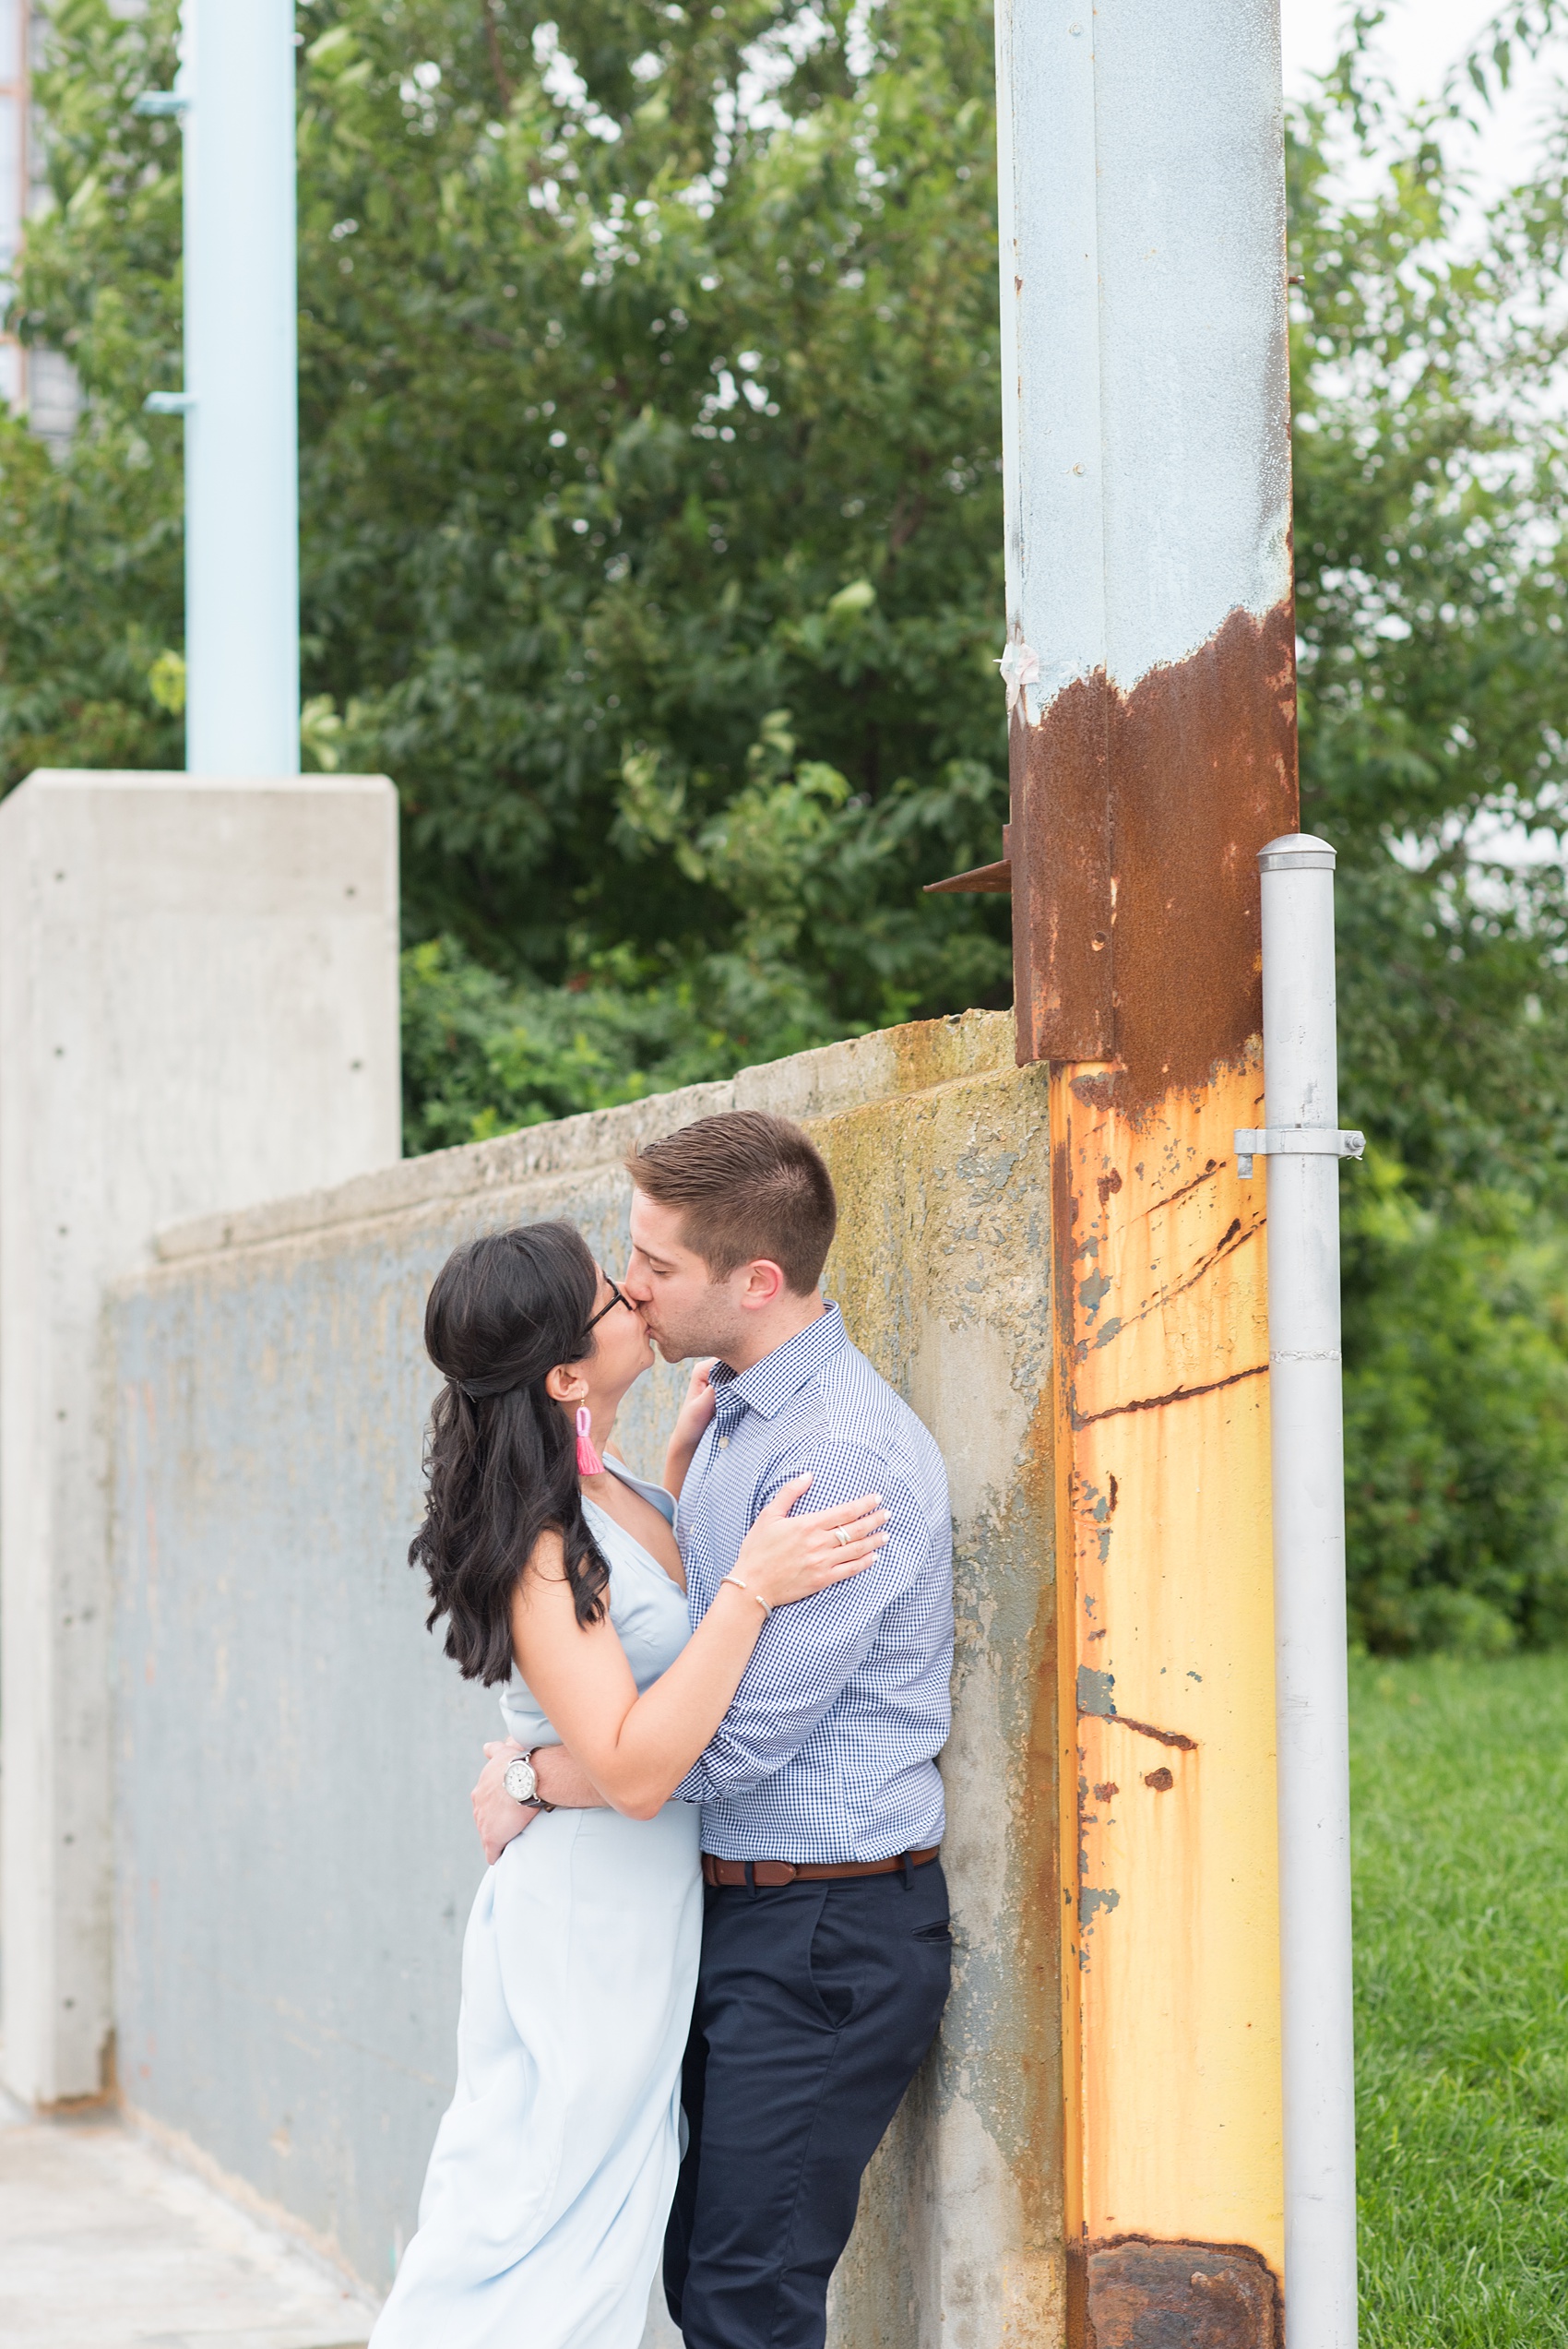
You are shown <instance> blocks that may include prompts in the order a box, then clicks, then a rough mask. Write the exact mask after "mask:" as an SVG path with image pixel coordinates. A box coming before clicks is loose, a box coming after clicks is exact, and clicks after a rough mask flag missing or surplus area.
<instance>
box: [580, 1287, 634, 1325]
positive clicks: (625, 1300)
mask: <svg viewBox="0 0 1568 2349" xmlns="http://www.w3.org/2000/svg"><path fill="white" fill-rule="evenodd" d="M604 1277H605V1279H606V1280H607V1281H610V1275H609V1273H608V1272H607V1273H606V1274H605V1276H604ZM618 1305H624V1306H625V1308H626V1311H627V1312H628V1313H636V1306H635V1305H634V1304H633V1303H632V1300H631V1298H630V1297H624V1296H623V1295H622V1294H621V1292H620V1290H619V1289H618V1288H617V1287H616V1285H615V1283H614V1282H613V1281H610V1303H609V1304H608V1305H601V1306H600V1308H599V1311H598V1312H597V1313H596V1314H595V1315H594V1317H593V1319H592V1320H591V1321H586V1322H585V1323H584V1324H583V1335H584V1337H585V1338H586V1337H587V1336H588V1331H589V1330H592V1329H593V1328H595V1327H596V1326H597V1324H598V1323H600V1321H602V1320H603V1318H604V1317H605V1315H606V1314H607V1313H613V1312H614V1310H615V1308H616V1306H618Z"/></svg>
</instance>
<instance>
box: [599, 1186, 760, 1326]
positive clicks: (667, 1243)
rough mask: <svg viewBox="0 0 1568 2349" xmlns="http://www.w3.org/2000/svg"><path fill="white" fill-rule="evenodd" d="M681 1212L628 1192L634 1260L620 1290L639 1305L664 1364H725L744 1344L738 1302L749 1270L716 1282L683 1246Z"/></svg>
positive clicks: (742, 1318) (702, 1261)
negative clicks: (708, 1360)
mask: <svg viewBox="0 0 1568 2349" xmlns="http://www.w3.org/2000/svg"><path fill="white" fill-rule="evenodd" d="M683 1227H684V1218H683V1214H682V1211H681V1210H680V1209H679V1208H674V1207H664V1206H661V1205H660V1203H659V1200H658V1199H650V1198H646V1197H645V1196H644V1194H643V1193H642V1192H641V1191H638V1190H634V1191H633V1193H632V1256H631V1261H630V1263H629V1264H628V1265H627V1267H626V1275H625V1278H624V1281H623V1282H622V1283H621V1286H622V1287H623V1289H624V1291H625V1293H626V1294H627V1295H628V1296H629V1297H630V1298H631V1299H632V1302H633V1303H634V1304H635V1305H636V1306H637V1307H638V1309H639V1311H640V1312H641V1314H642V1318H643V1319H644V1321H645V1322H646V1323H647V1332H648V1335H649V1337H650V1338H651V1339H652V1340H653V1341H654V1344H655V1345H656V1346H657V1347H658V1348H659V1353H661V1354H662V1355H663V1356H664V1359H665V1361H666V1362H685V1361H688V1360H689V1359H690V1357H691V1356H692V1355H694V1354H718V1355H719V1358H720V1360H725V1359H727V1358H728V1357H729V1355H730V1353H732V1352H733V1351H735V1350H736V1349H737V1348H738V1347H739V1346H740V1345H741V1344H742V1341H743V1337H744V1332H745V1316H744V1314H743V1313H742V1308H741V1304H740V1291H741V1290H742V1288H743V1287H744V1285H745V1281H746V1270H747V1268H746V1267H744V1266H742V1268H741V1269H740V1270H739V1271H737V1272H733V1273H731V1276H730V1278H729V1279H728V1280H727V1281H715V1280H714V1278H713V1276H712V1274H711V1273H710V1272H709V1270H708V1269H707V1264H706V1263H705V1261H704V1259H703V1258H701V1257H700V1256H698V1255H697V1253H696V1251H695V1249H694V1248H690V1247H688V1246H686V1243H685V1240H684V1239H683V1236H682V1235H683Z"/></svg>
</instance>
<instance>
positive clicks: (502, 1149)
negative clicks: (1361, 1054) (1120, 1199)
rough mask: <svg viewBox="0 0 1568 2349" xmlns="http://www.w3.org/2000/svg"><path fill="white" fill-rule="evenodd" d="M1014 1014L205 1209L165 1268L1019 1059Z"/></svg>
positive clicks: (913, 1030)
mask: <svg viewBox="0 0 1568 2349" xmlns="http://www.w3.org/2000/svg"><path fill="white" fill-rule="evenodd" d="M1013 1039H1014V1028H1013V1015H1012V1013H1011V1012H1010V1011H966V1012H961V1013H956V1014H955V1015H953V1016H952V1017H951V1018H949V1019H921V1020H914V1021H911V1022H910V1023H909V1026H907V1027H903V1028H887V1029H883V1030H881V1031H879V1032H878V1033H876V1034H874V1035H870V1036H855V1037H851V1038H850V1039H849V1042H847V1043H837V1044H825V1045H823V1046H822V1048H821V1049H820V1050H819V1051H817V1052H803V1053H797V1054H795V1055H793V1056H792V1057H790V1059H787V1060H775V1061H764V1062H760V1063H759V1064H758V1065H757V1066H756V1067H754V1068H742V1069H741V1070H740V1071H739V1073H738V1074H737V1075H736V1076H734V1077H732V1078H730V1079H727V1080H725V1081H724V1082H722V1083H719V1084H708V1085H685V1086H683V1087H682V1088H681V1089H680V1091H676V1092H669V1093H650V1094H649V1095H648V1096H647V1098H646V1099H645V1100H643V1101H635V1102H628V1103H625V1104H624V1106H623V1107H622V1108H619V1109H600V1110H588V1111H586V1112H585V1113H584V1114H583V1115H581V1116H577V1117H563V1118H561V1119H559V1120H558V1121H557V1122H556V1123H555V1124H553V1125H547V1126H528V1127H522V1128H521V1129H520V1130H519V1131H518V1132H517V1133H514V1134H501V1135H498V1136H497V1137H496V1139H494V1140H493V1141H488V1142H467V1143H460V1144H457V1146H455V1147H454V1148H453V1149H451V1150H443V1151H431V1152H430V1153H429V1155H428V1156H426V1157H424V1158H410V1159H404V1160H402V1161H400V1162H399V1163H398V1164H397V1165H394V1166H387V1167H384V1168H380V1169H378V1170H377V1171H376V1172H375V1173H374V1174H360V1175H356V1176H355V1177H354V1178H353V1180H352V1181H350V1182H347V1183H339V1184H337V1185H335V1186H333V1187H332V1188H331V1189H328V1190H317V1191H302V1192H300V1193H298V1194H297V1195H296V1196H295V1197H294V1198H283V1199H269V1200H268V1201H267V1204H266V1205H265V1206H263V1207H251V1208H244V1209H242V1210H237V1211H235V1212H233V1213H231V1214H218V1215H203V1216H198V1217H196V1218H194V1219H193V1220H192V1221H190V1222H184V1223H177V1224H175V1225H173V1226H172V1227H171V1228H170V1229H169V1230H167V1231H165V1232H161V1233H160V1234H159V1235H158V1238H157V1240H156V1242H155V1253H156V1255H157V1257H158V1258H159V1260H160V1262H161V1263H165V1264H173V1263H179V1262H182V1261H187V1260H189V1259H190V1258H194V1257H204V1256H216V1255H220V1254H221V1253H222V1252H223V1251H224V1250H226V1249H239V1248H246V1247H259V1246H265V1245H266V1244H267V1242H268V1241H271V1240H285V1239H297V1238H299V1237H301V1236H302V1235H303V1234H306V1233H309V1232H315V1231H324V1230H327V1229H328V1228H334V1227H337V1226H339V1225H342V1224H347V1223H360V1222H369V1221H372V1220H373V1219H376V1220H378V1219H380V1218H382V1217H385V1216H388V1215H397V1214H399V1213H403V1212H411V1211H412V1210H415V1209H418V1208H421V1207H426V1206H429V1205H430V1204H432V1203H433V1202H434V1201H436V1200H457V1199H468V1198H482V1197H484V1196H485V1195H486V1194H488V1193H492V1192H496V1193H500V1192H505V1191H510V1190H515V1189H516V1188H517V1186H519V1185H520V1184H524V1183H527V1182H529V1181H531V1180H533V1179H534V1178H536V1177H537V1176H540V1175H548V1174H567V1173H580V1172H582V1171H584V1170H586V1169H588V1168H590V1167H595V1166H609V1165H614V1164H617V1163H619V1162H620V1160H621V1159H623V1158H624V1156H625V1155H626V1153H627V1151H631V1150H633V1149H635V1148H636V1146H637V1145H638V1144H639V1143H641V1142H645V1141H651V1140H652V1139H654V1137H655V1136H656V1135H659V1134H667V1133H669V1132H670V1131H671V1129H672V1127H676V1126H685V1125H689V1124H690V1123H691V1122H692V1120H693V1119H694V1118H697V1117H710V1116H713V1115H716V1114H717V1113H718V1112H719V1111H721V1110H726V1109H770V1110H773V1111H775V1112H776V1113H777V1114H778V1115H782V1116H789V1117H799V1118H802V1119H810V1118H814V1117H831V1116H833V1115H836V1114H837V1113H839V1112H842V1111H844V1110H848V1109H852V1108H860V1107H861V1106H863V1105H864V1103H867V1102H868V1101H874V1100H878V1099H886V1098H888V1097H889V1096H891V1095H893V1094H896V1093H911V1092H925V1091H930V1090H931V1089H932V1087H933V1086H937V1085H943V1084H952V1083H956V1082H957V1081H959V1080H960V1079H964V1078H967V1077H974V1076H980V1075H983V1074H985V1073H986V1072H987V1071H988V1070H992V1069H1001V1068H1011V1067H1013V1065H1014V1043H1013Z"/></svg>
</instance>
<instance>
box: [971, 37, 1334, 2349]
mask: <svg viewBox="0 0 1568 2349" xmlns="http://www.w3.org/2000/svg"><path fill="white" fill-rule="evenodd" d="M997 57H998V81H999V93H998V94H999V160H1000V166H1001V171H1000V178H1001V198H1000V213H1001V243H1002V251H1001V263H1002V322H1003V335H1002V352H1003V413H1004V451H1005V466H1004V470H1005V476H1006V503H1007V550H1006V552H1007V642H1006V647H1005V652H1004V661H1003V664H1002V665H1003V674H1004V680H1005V683H1006V687H1007V698H1008V709H1009V713H1010V719H1011V745H1012V758H1011V766H1012V822H1011V826H1010V829H1009V835H1008V839H1007V841H1006V842H1005V843H1004V857H1003V861H1002V862H1001V863H1000V864H996V865H992V866H989V867H986V868H984V869H983V870H982V871H980V872H979V873H975V874H970V875H965V876H960V878H959V880H958V881H957V882H956V883H949V884H947V885H946V886H949V887H958V888H971V889H973V888H980V889H1005V888H1009V887H1010V888H1011V889H1012V894H1013V902H1014V961H1015V975H1016V1001H1017V1019H1018V1051H1019V1057H1020V1060H1023V1061H1047V1062H1049V1063H1050V1064H1051V1149H1052V1158H1053V1179H1054V1214H1053V1219H1052V1221H1053V1240H1054V1246H1055V1251H1056V1262H1057V1282H1056V1297H1057V1377H1056V1452H1055V1457H1056V1463H1057V1476H1058V1484H1057V1555H1058V1560H1059V1568H1058V1578H1059V1579H1058V1590H1059V1594H1060V1602H1061V1604H1060V1612H1059V1616H1058V1642H1059V1644H1058V1653H1059V1659H1060V1667H1061V1672H1062V1721H1063V1743H1062V1747H1061V1756H1060V1760H1061V1770H1060V1783H1061V1794H1062V1807H1061V1815H1060V1839H1061V1851H1062V1854H1063V1889H1064V1892H1065V1894H1066V1895H1067V1896H1068V1897H1066V1898H1064V1900H1063V1918H1064V1922H1065V1923H1066V1924H1067V1925H1068V1926H1069V1940H1068V1946H1067V1948H1066V1950H1065V1951H1064V1961H1063V2045H1064V2064H1063V2069H1064V2072H1065V2088H1066V2096H1065V2105H1066V2119H1065V2128H1066V2161H1065V2176H1066V2238H1067V2248H1068V2256H1069V2306H1068V2338H1069V2341H1070V2342H1074V2343H1076V2342H1081V2341H1084V2340H1086V2339H1090V2338H1093V2339H1098V2341H1099V2344H1100V2349H1111V2344H1124V2343H1133V2342H1135V2341H1138V2340H1142V2339H1143V2338H1145V2336H1146V2334H1147V2337H1148V2338H1150V2339H1152V2338H1153V2337H1154V2335H1155V2333H1156V2332H1157V2331H1158V2334H1159V2337H1160V2338H1161V2339H1164V2338H1165V2337H1166V2334H1167V2332H1169V2333H1170V2338H1171V2339H1176V2338H1178V2337H1181V2338H1182V2339H1186V2338H1188V2337H1189V2336H1190V2337H1192V2338H1194V2339H1196V2338H1198V2337H1199V2335H1200V2333H1201V2337H1202V2338H1203V2340H1204V2341H1206V2342H1208V2343H1214V2344H1216V2349H1220V2344H1224V2349H1272V2344H1273V2343H1274V2342H1275V2338H1276V2333H1275V2327H1276V2323H1277V2312H1278V2299H1279V2291H1280V2283H1281V2266H1282V2253H1283V2230H1282V2182H1281V2156H1280V2075H1279V2032H1278V1972H1277V1953H1278V1939H1277V1934H1278V1913H1277V1866H1276V1826H1275V1789H1274V1688H1273V1640H1272V1594H1271V1580H1270V1524H1269V1437H1268V1378H1267V1371H1268V1335H1267V1315H1266V1296H1265V1262H1264V1247H1263V1234H1262V1223H1263V1198H1262V1195H1261V1187H1260V1186H1259V1185H1258V1184H1257V1183H1255V1182H1254V1183H1251V1184H1247V1185H1242V1184H1241V1183H1240V1182H1239V1181H1238V1179H1237V1175H1236V1169H1235V1164H1234V1156H1235V1153H1234V1150H1233V1147H1232V1139H1231V1138H1232V1133H1233V1131H1234V1129H1235V1127H1238V1126H1251V1125H1254V1124H1256V1123H1257V1122H1259V1121H1260V1119H1261V1117H1262V1109H1261V1103H1262V1100H1263V1084H1262V1072H1261V1067H1260V1041H1259V1031H1260V1029H1261V1025H1262V1016H1261V998H1260V987H1259V971H1260V961H1259V902H1258V884H1257V876H1256V869H1255V860H1256V853H1257V851H1258V849H1259V848H1261V847H1262V845H1263V844H1264V842H1265V841H1268V840H1270V839H1271V838H1273V837H1274V836H1276V835H1277V834H1278V833H1281V832H1288V831H1290V830H1292V829H1294V827H1295V823H1296V756H1295V698H1294V691H1295V679H1294V630H1293V626H1292V612H1291V587H1290V556H1289V518H1290V479H1289V405H1288V374H1287V364H1286V320H1285V301H1286V260H1285V239H1284V174H1283V156H1282V140H1281V101H1280V83H1279V58H1278V6H1277V0H1187V5H1185V6H1181V7H1172V6H1170V5H1169V0H1099V5H1098V6H1094V7H1092V8H1091V7H1088V6H1079V5H1078V0H1002V6H1000V8H999V11H998V16H997Z"/></svg>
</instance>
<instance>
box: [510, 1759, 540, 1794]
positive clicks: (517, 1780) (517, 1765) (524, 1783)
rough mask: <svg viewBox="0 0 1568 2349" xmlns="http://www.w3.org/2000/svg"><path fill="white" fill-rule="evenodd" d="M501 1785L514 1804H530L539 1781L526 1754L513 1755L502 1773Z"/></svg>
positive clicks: (537, 1789)
mask: <svg viewBox="0 0 1568 2349" xmlns="http://www.w3.org/2000/svg"><path fill="white" fill-rule="evenodd" d="M501 1783H502V1785H503V1786H505V1789H506V1792H507V1793H508V1795H511V1797H512V1800H513V1801H514V1802H515V1803H531V1802H532V1800H533V1798H534V1796H535V1795H536V1794H537V1793H538V1791H539V1781H538V1779H537V1778H536V1777H535V1776H534V1768H533V1764H532V1762H531V1761H529V1758H528V1756H527V1755H526V1754H514V1755H513V1757H512V1759H511V1760H510V1761H509V1762H508V1763H507V1765H506V1768H505V1771H504V1772H503V1773H502V1778H501Z"/></svg>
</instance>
